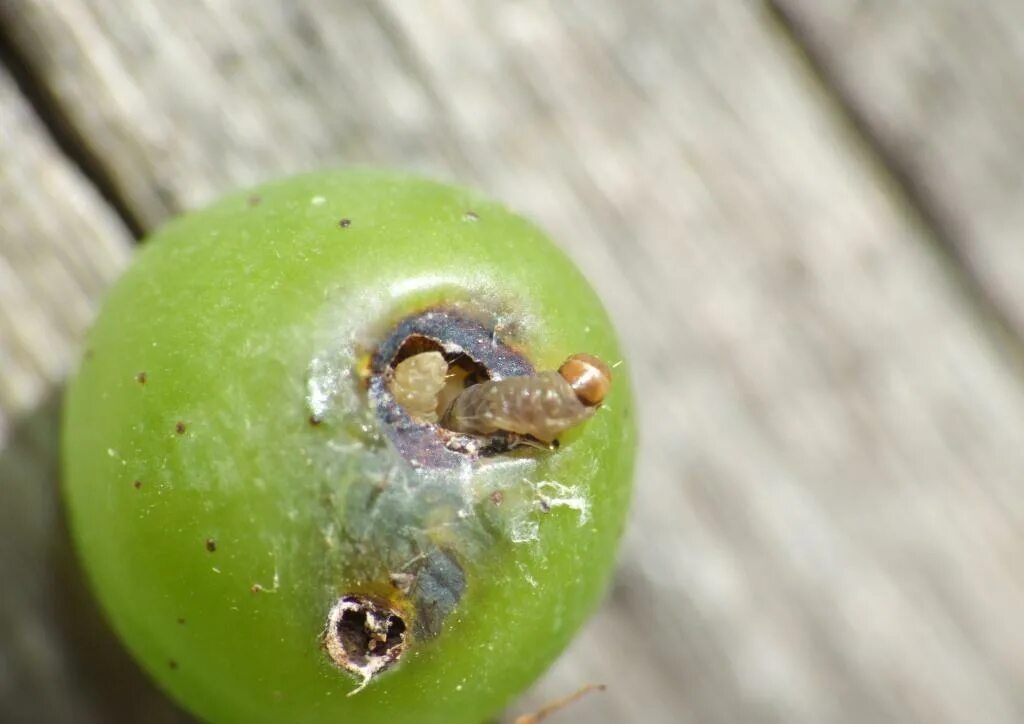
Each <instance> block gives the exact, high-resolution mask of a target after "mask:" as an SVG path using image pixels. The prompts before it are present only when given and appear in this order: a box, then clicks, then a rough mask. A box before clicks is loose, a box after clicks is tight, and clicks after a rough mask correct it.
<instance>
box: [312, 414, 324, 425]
mask: <svg viewBox="0 0 1024 724" xmlns="http://www.w3.org/2000/svg"><path fill="white" fill-rule="evenodd" d="M322 422H323V418H322V417H318V416H317V415H310V416H309V424H310V425H312V426H313V427H316V426H317V425H319V424H320V423H322Z"/></svg>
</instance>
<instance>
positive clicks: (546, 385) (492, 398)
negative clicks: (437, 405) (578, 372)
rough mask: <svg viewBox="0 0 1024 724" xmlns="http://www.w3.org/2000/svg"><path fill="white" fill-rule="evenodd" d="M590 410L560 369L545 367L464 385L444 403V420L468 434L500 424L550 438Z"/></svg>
mask: <svg viewBox="0 0 1024 724" xmlns="http://www.w3.org/2000/svg"><path fill="white" fill-rule="evenodd" d="M593 413H594V408H593V407H587V406H586V405H584V404H583V403H582V402H580V401H579V399H578V398H577V396H576V393H575V391H573V389H572V386H571V385H570V384H569V383H568V382H566V380H565V378H564V377H562V375H560V374H559V373H558V372H554V371H546V372H539V373H537V374H535V375H529V376H525V377H507V378H505V379H503V380H489V381H487V382H481V383H480V384H478V385H473V386H472V387H468V388H466V390H465V391H464V392H463V393H462V394H461V395H459V396H458V397H457V398H456V399H455V402H453V403H452V406H451V408H449V410H448V412H447V414H446V415H445V418H444V425H445V427H447V428H448V429H450V430H454V431H456V432H466V433H470V434H473V435H490V434H493V433H495V432H497V431H499V430H504V431H507V432H513V433H516V434H518V435H530V436H532V437H535V438H537V439H538V440H541V441H542V442H551V441H552V440H554V439H555V438H556V437H558V436H559V435H560V434H561V433H562V432H564V431H565V430H567V429H569V428H570V427H573V426H575V425H578V424H579V423H581V422H583V421H584V420H586V419H587V418H588V417H590V416H591V415H592V414H593Z"/></svg>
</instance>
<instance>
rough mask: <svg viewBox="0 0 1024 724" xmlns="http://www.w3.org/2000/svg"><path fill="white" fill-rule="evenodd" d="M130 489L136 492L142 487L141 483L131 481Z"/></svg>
mask: <svg viewBox="0 0 1024 724" xmlns="http://www.w3.org/2000/svg"><path fill="white" fill-rule="evenodd" d="M132 487H133V488H135V489H136V490H138V489H140V488H141V487H142V481H141V480H134V481H132Z"/></svg>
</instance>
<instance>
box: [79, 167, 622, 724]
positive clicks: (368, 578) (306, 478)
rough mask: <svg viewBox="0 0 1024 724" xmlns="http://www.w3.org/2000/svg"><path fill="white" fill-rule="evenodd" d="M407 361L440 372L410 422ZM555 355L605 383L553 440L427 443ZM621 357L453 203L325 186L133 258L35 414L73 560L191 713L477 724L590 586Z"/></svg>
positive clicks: (572, 619) (574, 293)
mask: <svg viewBox="0 0 1024 724" xmlns="http://www.w3.org/2000/svg"><path fill="white" fill-rule="evenodd" d="M424 351H427V352H433V353H435V354H434V355H433V356H432V357H431V358H429V359H428V358H424V361H425V362H430V363H431V364H432V365H433V366H434V368H435V369H436V367H437V365H438V361H437V355H436V353H441V354H442V355H443V356H444V358H445V362H446V363H447V364H448V365H449V373H448V375H447V379H448V382H447V383H446V385H445V389H442V390H441V391H440V392H438V391H437V388H436V387H435V388H431V389H430V390H429V391H428V392H425V393H423V394H424V395H427V398H426V399H427V403H426V404H427V407H428V408H430V407H431V404H432V403H431V400H432V399H433V398H432V397H430V395H434V394H437V395H439V397H438V403H437V414H436V415H435V414H434V411H433V410H432V409H429V410H428V411H427V412H426V413H423V415H424V416H425V418H426V419H424V417H419V416H417V415H411V414H410V412H409V410H406V409H405V408H404V407H403V406H402V405H401V404H399V403H398V401H397V398H396V396H395V395H393V394H392V392H391V390H392V387H393V386H394V384H396V383H395V382H394V368H395V366H396V365H397V364H398V363H400V362H401V360H403V359H406V358H408V357H410V356H412V355H414V354H417V353H420V352H424ZM574 353H588V354H591V355H595V356H596V357H598V358H600V359H602V360H606V361H608V362H610V363H613V367H614V376H615V379H614V382H613V384H612V386H611V390H610V392H609V394H608V397H607V400H606V401H605V403H604V404H603V406H601V407H600V408H598V409H597V410H596V413H594V414H592V415H590V416H589V418H586V419H585V420H584V421H583V422H581V423H580V424H577V425H575V426H574V427H572V428H571V429H569V430H567V431H565V432H564V433H561V434H560V436H559V439H558V441H559V442H560V445H559V446H558V447H557V449H551V448H548V447H547V446H546V445H545V444H543V443H542V442H539V441H537V440H531V439H530V438H525V437H521V436H516V435H512V434H505V433H503V432H502V431H500V430H499V431H498V432H497V433H494V434H486V435H466V434H462V433H460V432H456V431H453V430H449V429H447V428H446V427H445V425H446V424H447V423H445V419H446V418H445V415H444V412H445V409H446V408H447V407H448V406H449V405H450V402H451V399H453V398H454V397H457V396H458V395H459V394H462V392H461V390H462V388H463V387H466V386H467V385H468V386H472V385H473V383H475V382H481V381H482V380H486V379H487V378H491V379H493V380H497V379H500V378H503V377H506V378H507V377H509V376H523V375H531V374H535V373H537V374H539V373H540V371H543V370H554V369H557V368H558V366H559V365H560V364H561V363H562V361H563V360H565V359H566V358H567V357H569V356H570V355H572V354H574ZM621 360H622V353H621V352H620V350H619V348H618V347H617V344H616V341H615V336H614V333H613V330H612V328H611V326H610V324H609V321H608V319H607V317H606V315H605V313H604V311H603V310H602V308H601V305H600V302H599V301H598V299H597V298H596V296H595V295H594V292H593V291H592V290H591V289H590V287H589V286H588V285H587V284H586V282H585V281H584V280H583V278H582V277H581V275H580V274H579V272H577V270H576V269H575V268H574V267H573V266H572V265H571V263H570V262H569V261H567V260H566V258H565V257H564V256H563V255H562V254H561V253H560V252H558V251H557V250H556V249H555V248H554V247H553V246H552V245H551V243H550V242H549V241H548V240H547V239H546V238H545V237H544V236H543V235H542V234H541V233H540V232H539V231H538V230H537V229H536V228H535V227H533V226H531V225H530V224H529V223H527V222H526V221H524V220H523V219H521V218H519V217H518V216H516V215H514V214H512V213H510V212H509V211H507V210H505V209H504V208H502V207H501V206H499V205H497V204H495V203H493V202H491V201H488V200H486V199H483V198H481V197H479V196H477V195H475V194H473V193H471V192H468V191H465V190H462V189H458V188H452V187H448V186H444V185H440V184H437V183H433V182H429V181H424V180H420V179H414V178H409V177H405V176H400V175H395V174H387V173H380V172H372V171H347V172H332V173H320V174H311V175H306V176H300V177H297V178H291V179H286V180H283V181H280V182H277V183H271V184H268V185H266V186H263V187H261V188H259V189H256V190H255V191H252V192H248V193H245V194H238V195H234V196H229V197H227V198H225V199H223V200H221V201H220V202H218V203H217V204H215V205H214V206H212V207H209V208H207V209H206V210H203V211H200V212H197V213H193V214H190V215H187V216H184V217H182V218H180V219H178V220H177V221H175V222H173V223H171V224H170V225H168V226H167V227H166V228H164V229H163V230H162V231H160V232H159V233H157V234H156V235H154V236H153V237H152V238H151V239H149V240H148V241H147V242H146V243H145V245H144V248H143V249H142V251H141V252H140V254H139V255H138V258H137V259H136V261H135V263H134V265H133V266H132V268H131V269H130V270H129V271H128V272H127V273H126V274H125V276H124V277H123V278H122V279H121V280H120V282H119V283H118V284H117V285H116V286H115V288H114V289H113V290H112V291H111V293H110V295H109V298H108V299H107V301H106V303H105V305H104V307H103V309H102V311H101V314H100V316H99V319H98V320H97V322H96V325H95V327H94V328H93V330H92V332H91V333H90V336H89V340H88V354H87V355H86V356H85V359H84V361H83V363H82V366H81V369H80V371H79V373H78V375H77V377H76V379H74V380H73V381H72V383H71V384H70V387H69V390H68V394H67V402H66V410H65V420H64V463H65V493H66V498H67V503H68V509H69V511H70V518H71V523H72V528H73V532H74V537H75V541H76V544H77V547H78V550H79V551H80V554H81V557H82V560H83V561H84V564H85V567H86V569H87V570H88V573H89V576H90V578H91V580H92V583H93V586H94V589H95V591H96V594H97V596H98V597H99V599H100V601H101V603H102V605H103V606H104V608H105V610H106V611H107V613H108V614H109V617H110V619H111V621H112V622H113V624H114V627H115V629H116V630H117V632H118V633H119V635H120V636H121V637H122V638H123V640H124V641H125V643H126V644H127V645H128V647H129V648H130V649H131V651H132V652H133V653H134V654H135V655H136V656H137V657H138V659H139V660H140V661H141V663H142V664H143V665H144V666H145V668H146V669H147V670H148V671H149V672H150V673H151V674H152V676H153V677H154V678H155V679H157V680H158V681H159V683H160V684H161V685H162V686H163V687H164V688H165V689H166V690H167V691H168V692H169V693H170V694H171V695H172V696H174V697H175V698H176V699H177V700H179V701H180V702H181V703H182V704H183V705H184V706H186V707H187V708H188V709H190V710H191V711H193V712H194V713H195V714H197V715H198V716H200V717H202V718H204V719H207V720H211V721H216V722H264V721H266V722H281V721H290V722H307V721H329V722H341V721H351V722H366V723H372V722H405V721H409V722H443V723H444V724H453V723H456V722H472V723H473V724H476V723H477V722H480V721H481V720H483V719H484V718H485V717H487V716H489V715H491V714H493V713H494V712H496V711H498V710H500V709H501V707H503V706H504V705H506V704H507V703H508V701H509V700H510V698H511V697H513V696H514V695H515V694H516V693H518V692H519V691H521V690H522V689H523V688H524V687H525V686H526V685H528V684H529V683H530V682H531V681H532V680H533V679H534V678H536V677H537V676H538V675H539V674H540V672H542V671H543V670H544V668H545V667H546V666H547V665H548V664H550V662H551V661H552V659H553V658H554V657H555V656H556V655H557V654H558V653H559V652H560V651H561V650H562V649H563V648H564V646H565V645H566V644H567V642H568V641H569V639H570V637H571V636H572V634H573V632H574V631H575V630H576V629H577V628H578V627H579V625H580V624H581V622H582V621H583V620H584V619H585V617H586V616H587V614H588V613H589V612H590V611H591V610H592V609H593V607H594V606H595V604H596V602H597V600H598V598H599V596H600V594H601V592H602V589H603V587H604V585H605V583H606V582H607V578H608V575H609V572H610V570H611V566H612V563H613V559H614V554H615V547H616V543H617V540H618V538H619V536H620V533H621V530H622V526H623V521H624V516H625V511H626V507H627V503H628V497H629V478H630V474H631V468H632V460H633V450H634V431H633V422H632V413H631V400H630V394H629V389H628V381H627V378H626V375H625V373H624V368H623V367H620V366H617V364H616V363H618V362H619V361H621ZM424 368H426V367H424ZM410 369H412V368H411V367H410ZM441 370H442V371H443V365H442V366H441ZM413 372H416V373H417V374H418V372H417V371H416V370H413ZM547 374H549V376H550V373H547ZM409 379H411V380H417V379H419V378H418V377H416V375H415V374H412V373H410V375H409ZM540 379H548V378H545V377H542V376H539V377H538V380H540ZM410 384H412V383H410ZM416 384H418V383H416ZM418 392H419V391H418V390H413V393H418ZM446 395H447V397H446ZM403 399H405V398H403ZM409 399H416V400H417V404H422V399H423V395H420V396H419V397H416V396H415V394H414V396H413V397H410V398H409ZM417 414H418V413H417ZM514 414H515V415H518V416H520V417H521V416H523V415H526V414H529V410H527V411H526V412H524V411H523V410H520V409H518V408H517V409H516V411H515V412H514ZM581 416H582V417H586V416H585V415H581ZM487 429H488V430H490V429H491V428H487ZM545 429H547V428H545ZM544 442H546V440H545V441H544ZM524 443H527V444H524ZM553 447H554V446H552V448H553ZM609 655H614V652H609ZM363 684H365V687H364V688H362V690H360V691H358V693H356V694H355V695H352V696H347V695H348V694H351V693H352V692H354V691H356V690H357V689H358V688H359V687H361V686H362V685H363Z"/></svg>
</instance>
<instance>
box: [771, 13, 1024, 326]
mask: <svg viewBox="0 0 1024 724" xmlns="http://www.w3.org/2000/svg"><path fill="white" fill-rule="evenodd" d="M775 4H776V5H777V6H778V7H779V9H780V11H781V15H782V17H783V18H784V19H785V22H786V23H787V24H788V25H789V26H790V27H791V28H792V30H793V31H794V33H795V34H796V35H797V37H798V38H799V39H800V41H801V42H802V43H803V44H804V45H805V46H806V48H807V49H808V51H809V52H810V54H811V56H812V58H813V59H814V61H815V62H816V63H817V64H819V65H820V67H821V69H822V72H823V73H824V75H825V76H826V77H827V78H828V79H829V80H830V82H832V83H833V84H834V87H835V90H836V92H837V93H838V95H839V96H840V97H841V98H842V99H843V101H844V102H845V103H846V104H847V105H848V107H849V108H850V109H851V110H852V112H853V114H854V115H855V116H856V118H857V120H858V122H860V123H862V124H863V125H864V126H865V128H866V129H867V130H868V132H869V133H870V134H871V135H872V137H873V138H874V139H876V141H877V143H878V145H879V147H880V149H881V150H882V152H883V153H884V154H885V155H886V157H887V159H888V160H889V162H890V163H891V164H892V166H893V167H894V169H896V171H897V173H898V175H900V176H901V177H902V180H903V182H904V183H905V184H906V185H907V187H908V189H909V191H910V193H911V195H912V196H913V197H915V199H916V201H917V203H918V204H919V205H920V207H921V209H922V211H923V212H924V213H925V214H927V215H928V216H930V217H932V219H933V221H934V223H935V224H936V226H937V227H939V228H940V230H941V235H942V239H943V241H944V243H945V244H946V245H947V246H948V247H949V251H950V252H951V253H952V254H953V255H954V256H956V257H957V258H958V260H959V261H961V262H962V263H963V265H964V268H965V270H966V271H967V272H968V273H969V274H970V275H971V276H972V277H974V278H975V284H976V288H977V290H978V293H979V294H981V295H982V296H984V297H986V298H987V299H986V301H987V302H988V303H990V304H993V305H994V306H995V307H996V308H997V309H998V310H999V313H1000V315H1001V316H1003V317H1005V319H1006V320H1007V321H1008V323H1009V326H1011V327H1012V328H1013V330H1014V332H1015V333H1016V334H1017V336H1018V337H1024V282H1022V280H1024V243H1022V235H1021V230H1022V229H1024V123H1021V112H1022V108H1024V4H1022V3H1020V2H1018V1H1017V0H989V1H988V2H985V3H973V2H969V1H967V0H931V1H930V2H914V1H913V0H900V1H899V2H864V1H863V0H839V1H838V2H818V1H817V0H775Z"/></svg>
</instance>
